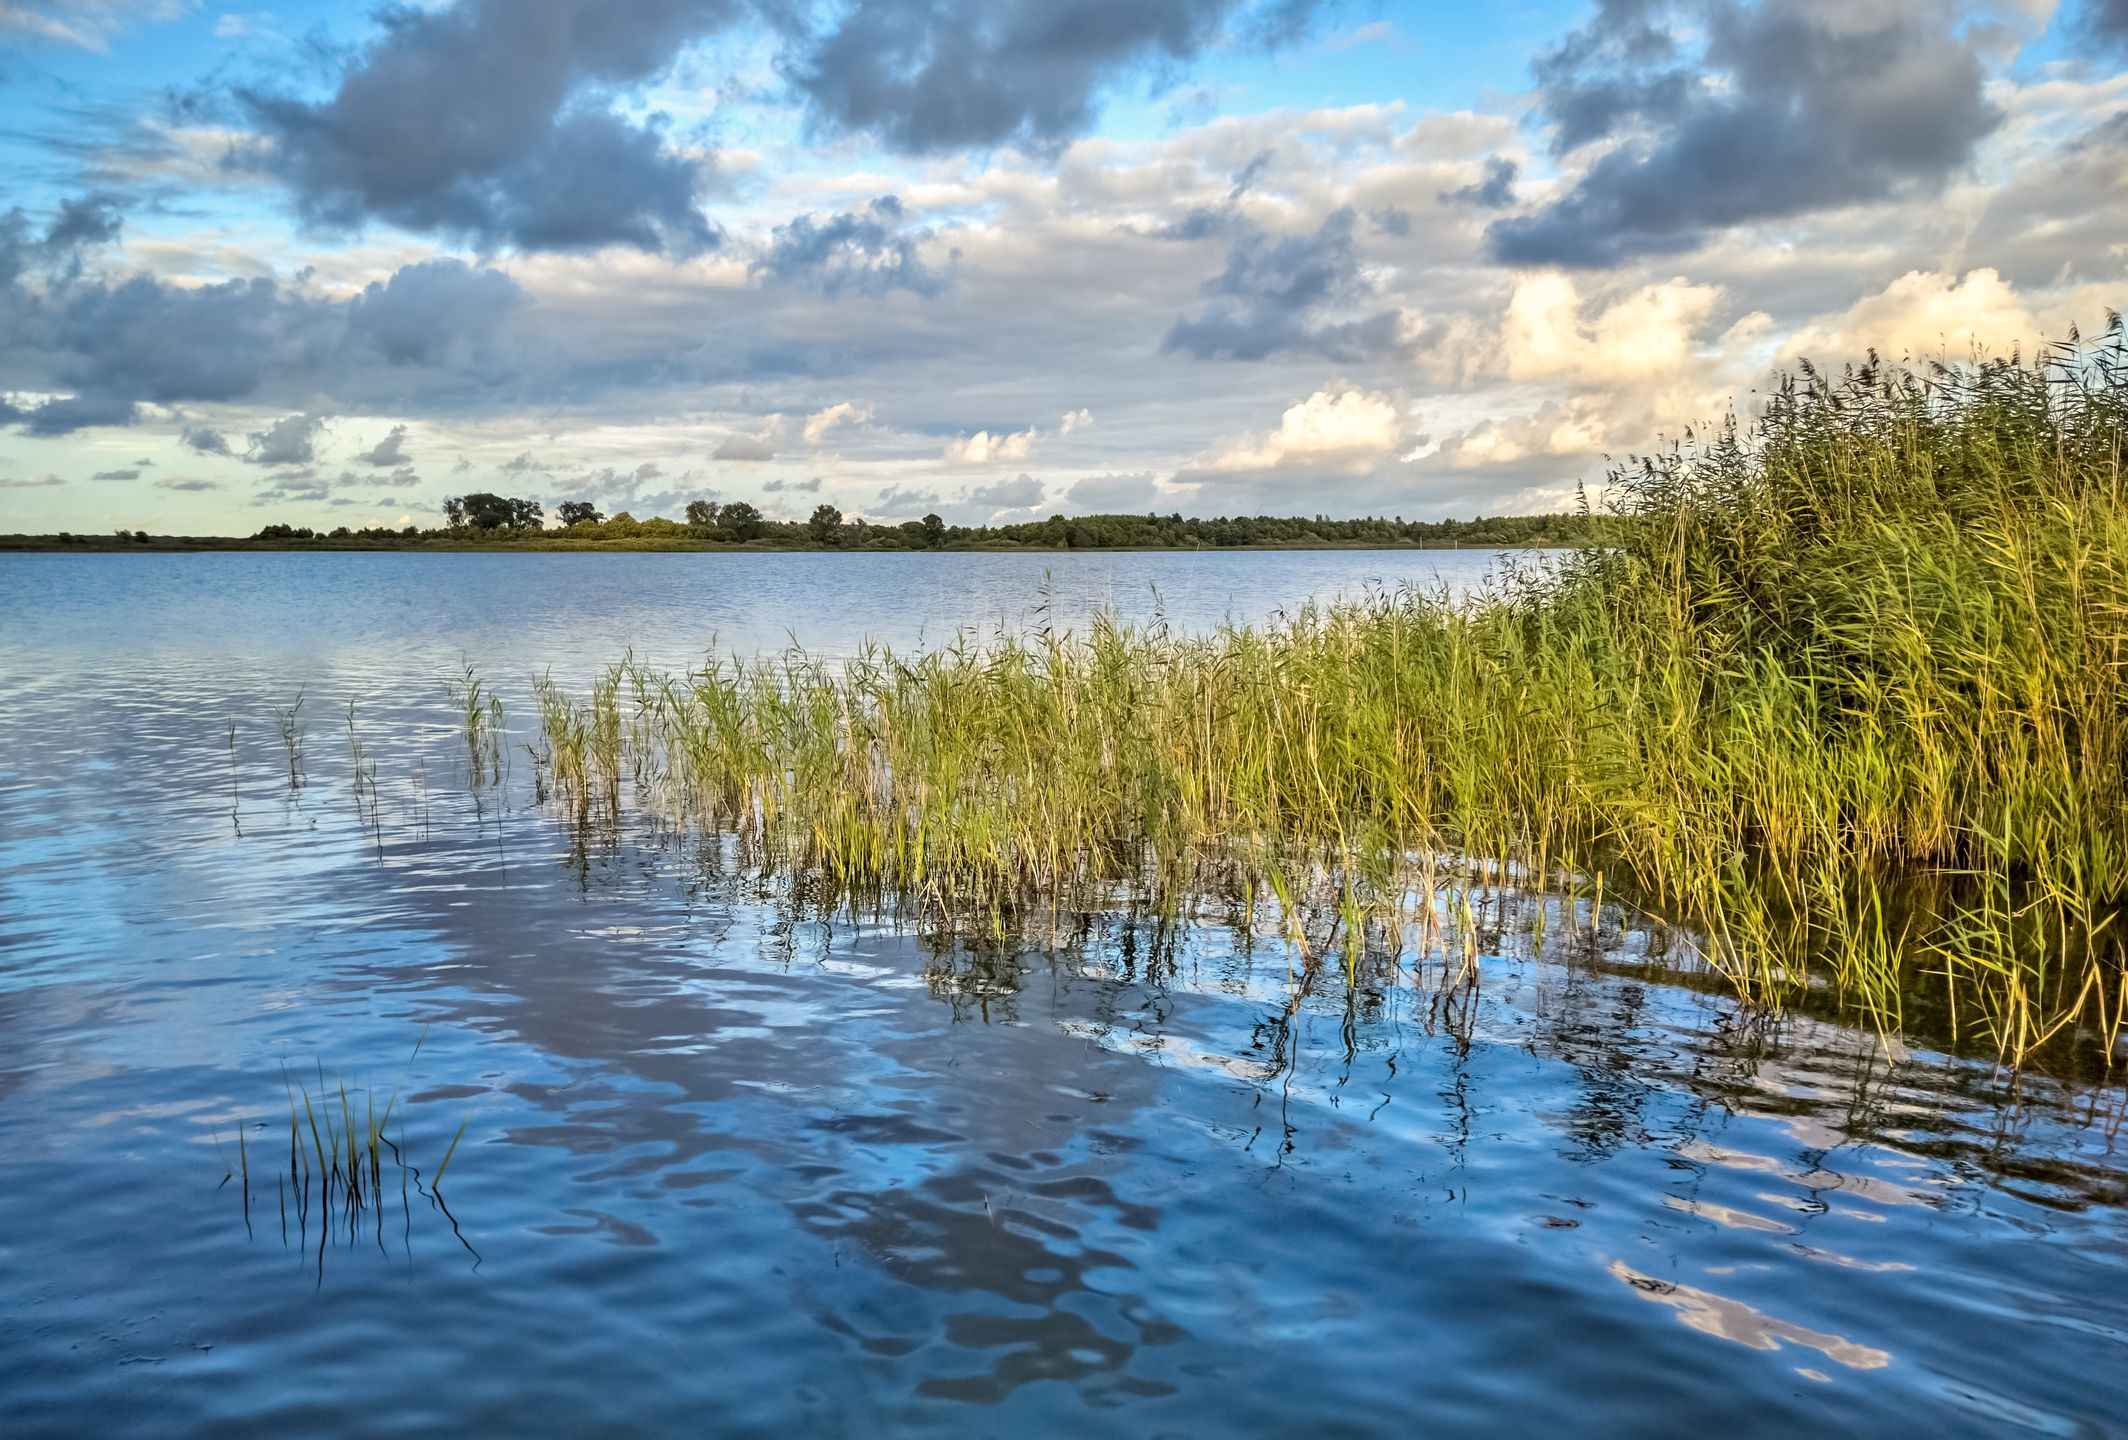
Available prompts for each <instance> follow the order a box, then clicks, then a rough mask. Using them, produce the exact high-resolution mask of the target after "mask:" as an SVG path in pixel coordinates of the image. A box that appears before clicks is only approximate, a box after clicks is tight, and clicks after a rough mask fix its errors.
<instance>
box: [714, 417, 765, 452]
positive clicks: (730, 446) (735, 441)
mask: <svg viewBox="0 0 2128 1440" xmlns="http://www.w3.org/2000/svg"><path fill="white" fill-rule="evenodd" d="M782 438H783V417H782V416H781V415H771V416H769V417H768V419H767V420H766V421H765V422H763V424H762V426H761V428H760V430H758V431H757V432H755V433H754V434H752V435H742V434H740V433H738V432H737V431H734V432H732V433H731V434H729V435H727V436H725V437H724V443H723V444H721V445H719V446H718V447H717V448H716V449H715V450H714V451H712V452H711V454H710V457H709V458H710V459H712V460H743V461H761V460H773V459H775V458H776V446H777V444H778V442H780V441H781V440H782Z"/></svg>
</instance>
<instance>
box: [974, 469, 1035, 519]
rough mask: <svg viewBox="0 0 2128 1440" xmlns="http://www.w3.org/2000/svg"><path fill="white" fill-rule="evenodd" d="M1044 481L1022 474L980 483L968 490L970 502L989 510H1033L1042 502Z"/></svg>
mask: <svg viewBox="0 0 2128 1440" xmlns="http://www.w3.org/2000/svg"><path fill="white" fill-rule="evenodd" d="M1043 494H1044V489H1043V485H1042V482H1041V481H1039V480H1037V479H1035V478H1034V477H1033V476H1032V475H1027V474H1021V475H1018V476H1016V477H1014V478H1013V479H1011V480H998V481H994V482H993V483H991V484H988V485H978V486H976V487H975V488H974V489H973V490H970V491H969V492H968V503H969V504H971V505H980V506H982V507H984V508H985V509H988V510H993V511H996V510H1031V509H1033V508H1034V507H1035V506H1037V505H1039V504H1041V503H1042V496H1043Z"/></svg>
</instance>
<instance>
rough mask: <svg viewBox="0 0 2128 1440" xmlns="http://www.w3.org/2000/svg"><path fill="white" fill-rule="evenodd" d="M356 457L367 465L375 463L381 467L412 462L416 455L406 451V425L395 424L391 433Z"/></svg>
mask: <svg viewBox="0 0 2128 1440" xmlns="http://www.w3.org/2000/svg"><path fill="white" fill-rule="evenodd" d="M355 458H356V459H357V460H360V461H361V462H362V463H363V464H365V465H375V466H378V467H379V468H384V467H388V466H398V465H405V464H408V463H410V462H411V461H412V460H413V458H414V457H413V456H411V455H409V454H407V453H406V427H405V426H404V425H394V426H393V427H392V429H391V433H390V434H388V435H386V436H385V437H384V438H383V439H382V440H379V441H378V442H377V443H376V444H374V445H372V446H370V448H369V449H367V450H364V451H362V452H361V453H360V454H358V455H356V456H355Z"/></svg>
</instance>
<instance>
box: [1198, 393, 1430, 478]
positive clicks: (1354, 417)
mask: <svg viewBox="0 0 2128 1440" xmlns="http://www.w3.org/2000/svg"><path fill="white" fill-rule="evenodd" d="M1408 444H1410V437H1409V434H1408V428H1407V426H1406V423H1405V418H1404V412H1403V409H1402V407H1401V406H1399V405H1398V404H1397V402H1396V401H1395V400H1393V399H1391V398H1390V397H1389V396H1387V395H1384V394H1381V393H1379V392H1376V391H1371V390H1362V389H1360V388H1359V387H1357V386H1350V385H1348V386H1345V387H1343V388H1341V389H1338V390H1334V391H1333V390H1318V391H1316V392H1315V393H1314V394H1313V395H1310V396H1309V397H1308V398H1307V399H1305V400H1302V401H1299V402H1297V403H1295V404H1293V405H1290V406H1288V407H1287V408H1286V412H1285V414H1284V415H1283V416H1281V417H1280V419H1279V423H1278V428H1277V429H1276V430H1273V431H1271V432H1270V433H1268V434H1244V435H1235V436H1228V437H1226V438H1224V439H1222V440H1220V441H1218V442H1216V443H1215V444H1214V445H1213V446H1212V448H1210V449H1209V450H1205V451H1203V452H1202V453H1200V454H1198V455H1195V456H1193V457H1191V458H1190V459H1189V460H1187V461H1185V462H1183V465H1182V468H1181V470H1180V471H1179V472H1178V474H1177V477H1176V478H1177V479H1194V478H1199V477H1204V476H1215V475H1236V474H1246V473H1249V472H1252V471H1278V472H1303V471H1314V472H1332V473H1342V474H1357V473H1360V472H1363V471H1367V470H1371V469H1373V468H1374V467H1375V466H1377V465H1379V464H1381V463H1382V462H1383V461H1384V460H1386V459H1388V458H1390V457H1391V456H1393V455H1395V454H1396V453H1397V452H1398V451H1399V450H1402V449H1404V448H1405V447H1406V446H1407V445H1408Z"/></svg>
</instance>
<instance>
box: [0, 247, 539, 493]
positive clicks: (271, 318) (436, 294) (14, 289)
mask: <svg viewBox="0 0 2128 1440" xmlns="http://www.w3.org/2000/svg"><path fill="white" fill-rule="evenodd" d="M116 230H117V226H116V221H115V219H111V218H110V217H108V216H106V215H105V214H104V212H103V211H102V210H101V209H100V208H98V207H95V206H91V207H89V208H88V209H83V208H81V207H78V206H77V207H72V208H70V207H68V206H61V207H60V210H59V212H58V214H57V215H56V216H55V218H54V219H53V221H52V223H51V225H50V226H49V227H48V228H47V229H46V231H45V233H44V236H43V238H42V239H37V240H33V239H32V238H31V232H30V229H29V226H28V225H27V222H26V221H25V219H24V217H23V216H22V213H21V212H20V211H19V210H18V211H14V212H11V213H10V214H8V215H6V216H0V333H5V334H7V335H8V336H9V338H10V340H11V342H12V346H11V349H12V351H13V353H14V356H15V359H16V363H18V364H27V365H29V366H31V367H32V369H33V373H34V377H35V385H36V388H37V389H39V390H41V391H43V392H45V393H46V394H47V395H49V396H50V398H48V399H45V400H43V401H41V402H40V403H39V404H37V405H36V406H35V407H33V408H29V409H26V410H17V411H12V412H5V411H0V423H18V424H21V425H22V426H23V427H24V428H25V429H27V430H28V431H29V432H30V433H31V434H35V435H63V434H67V433H69V432H71V431H74V430H79V429H83V428H86V427H89V426H96V425H128V424H132V423H133V422H134V421H135V420H137V419H138V418H139V414H140V407H141V406H142V405H144V404H153V405H161V406H171V405H178V404H185V403H215V402H226V401H234V400H242V399H246V398H248V397H251V396H252V395H254V394H255V393H256V392H257V391H259V390H260V389H262V388H263V387H265V386H267V385H268V384H269V383H270V382H286V381H288V380H290V379H292V378H293V377H297V376H308V377H310V378H312V379H314V380H315V381H317V382H319V383H320V384H321V385H322V386H325V387H331V386H334V385H337V384H342V383H344V382H345V381H346V379H347V377H348V376H349V375H350V374H352V373H355V372H357V371H359V370H361V369H362V367H364V366H365V365H375V364H376V363H377V362H379V361H382V362H383V364H384V366H385V367H386V368H387V369H390V368H396V367H402V366H410V365H416V364H440V363H443V362H445V361H458V360H462V359H463V358H465V356H466V355H467V354H469V353H470V352H471V351H473V350H476V349H478V348H479V347H482V346H484V345H485V344H486V342H487V339H488V337H489V332H490V331H491V330H492V327H493V325H494V324H495V323H496V322H497V321H498V320H499V318H500V314H501V310H502V309H503V308H507V302H508V300H510V299H514V297H515V294H516V286H515V284H514V282H511V281H509V280H508V279H507V277H503V276H500V275H498V274H496V273H495V272H493V271H484V270H476V269H474V268H472V267H470V266H467V265H465V264H463V263H462V262H460V261H455V260H448V261H430V262H425V263H422V264H418V265H414V266H409V267H406V268H405V269H404V270H402V271H400V272H398V273H395V274H394V276H393V277H392V279H391V281H390V282H387V283H385V284H383V285H381V286H379V285H373V286H371V287H370V288H369V289H368V290H366V291H364V292H363V293H362V294H361V295H359V296H357V297H355V298H354V299H353V300H352V301H349V302H347V303H338V302H335V301H332V300H330V299H326V298H323V297H321V296H319V295H316V294H314V293H311V292H309V291H307V290H304V289H298V288H293V287H288V286H284V285H282V284H280V283H279V282H277V281H275V280H273V279H269V278H264V277H261V278H254V279H247V280H227V281H222V282H220V283H214V284H196V285H180V284H172V283H167V282H165V281H162V280H160V279H157V278H156V277H154V276H152V275H148V274H136V275H133V276H131V277H128V278H126V279H122V280H116V279H104V278H93V279H92V278H85V277H84V276H83V275H82V274H81V273H80V269H81V267H80V254H81V249H82V247H83V246H88V245H93V244H99V243H103V242H104V241H106V240H108V239H109V238H110V237H111V236H112V235H115V233H116ZM402 284H405V285H408V286H410V287H411V288H412V290H414V291H418V292H420V293H419V296H418V302H417V299H416V297H415V296H412V295H406V296H404V297H403V298H402V299H401V300H396V301H395V300H394V299H393V295H392V292H393V291H394V290H395V289H396V288H398V287H400V286H401V285H402ZM467 291H470V292H472V293H473V297H474V298H472V299H459V300H456V301H454V300H453V298H452V297H453V296H454V295H459V294H462V292H467ZM505 291H506V292H507V296H505V295H504V292H505ZM499 302H500V303H499ZM395 307H396V308H395ZM424 335H426V336H427V337H429V338H426V339H424V338H422V337H423V336H424ZM185 443H187V444H188V445H190V446H191V447H192V448H193V449H195V450H202V451H205V452H207V453H221V452H222V451H226V449H227V442H226V441H225V440H223V439H222V438H221V437H220V436H219V434H218V432H216V431H214V430H213V429H211V428H208V427H205V426H195V427H192V428H189V429H187V430H186V432H185Z"/></svg>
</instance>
